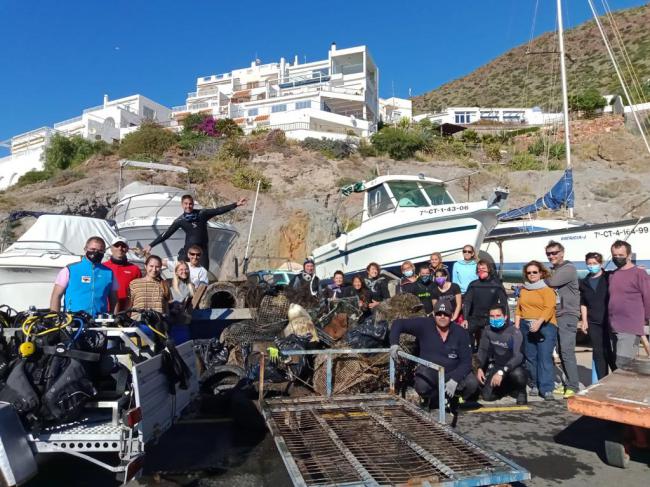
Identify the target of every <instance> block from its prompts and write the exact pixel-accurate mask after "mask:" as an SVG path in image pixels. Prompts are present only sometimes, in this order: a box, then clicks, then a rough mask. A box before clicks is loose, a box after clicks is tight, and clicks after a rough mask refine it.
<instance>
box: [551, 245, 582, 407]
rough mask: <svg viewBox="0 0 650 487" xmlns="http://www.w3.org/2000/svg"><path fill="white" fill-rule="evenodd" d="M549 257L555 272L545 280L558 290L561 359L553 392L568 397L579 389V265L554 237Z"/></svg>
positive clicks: (558, 328)
mask: <svg viewBox="0 0 650 487" xmlns="http://www.w3.org/2000/svg"><path fill="white" fill-rule="evenodd" d="M546 257H547V258H548V260H549V262H550V263H551V266H552V268H553V274H552V275H551V276H550V277H549V278H547V279H546V284H548V285H549V286H550V287H552V288H554V289H555V292H556V293H557V305H556V311H555V314H556V316H557V338H558V341H557V346H558V351H559V352H560V360H561V363H562V371H563V372H564V374H563V375H562V376H561V379H562V384H560V385H559V386H558V387H557V388H556V389H555V390H554V391H553V392H554V393H555V394H563V395H564V398H565V399H567V398H569V397H571V396H573V395H575V393H576V392H578V391H579V390H580V378H579V376H578V362H577V360H576V332H577V330H578V320H579V319H580V288H579V286H578V271H577V270H576V266H574V265H573V263H571V262H569V261H568V260H564V246H563V245H562V244H561V243H559V242H555V241H553V240H551V241H550V242H549V243H548V244H547V245H546Z"/></svg>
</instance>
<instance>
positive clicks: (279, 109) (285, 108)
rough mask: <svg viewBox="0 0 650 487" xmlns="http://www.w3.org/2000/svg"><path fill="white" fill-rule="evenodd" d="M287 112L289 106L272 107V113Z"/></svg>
mask: <svg viewBox="0 0 650 487" xmlns="http://www.w3.org/2000/svg"><path fill="white" fill-rule="evenodd" d="M286 111H287V105H284V104H283V105H273V106H272V107H271V113H278V112H286Z"/></svg>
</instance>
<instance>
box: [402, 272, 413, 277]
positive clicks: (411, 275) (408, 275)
mask: <svg viewBox="0 0 650 487" xmlns="http://www.w3.org/2000/svg"><path fill="white" fill-rule="evenodd" d="M403 274H404V277H413V271H404V272H403Z"/></svg>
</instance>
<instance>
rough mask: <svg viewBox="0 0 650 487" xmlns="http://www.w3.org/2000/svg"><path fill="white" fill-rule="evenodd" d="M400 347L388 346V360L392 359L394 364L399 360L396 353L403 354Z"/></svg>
mask: <svg viewBox="0 0 650 487" xmlns="http://www.w3.org/2000/svg"><path fill="white" fill-rule="evenodd" d="M403 351H404V350H402V347H400V346H399V345H391V346H390V358H392V359H393V360H394V361H395V362H397V361H398V360H399V355H398V354H397V352H403Z"/></svg>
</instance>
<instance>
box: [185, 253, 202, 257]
mask: <svg viewBox="0 0 650 487" xmlns="http://www.w3.org/2000/svg"><path fill="white" fill-rule="evenodd" d="M187 255H189V256H190V257H201V253H200V252H199V253H197V252H190V253H189V254H187Z"/></svg>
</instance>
